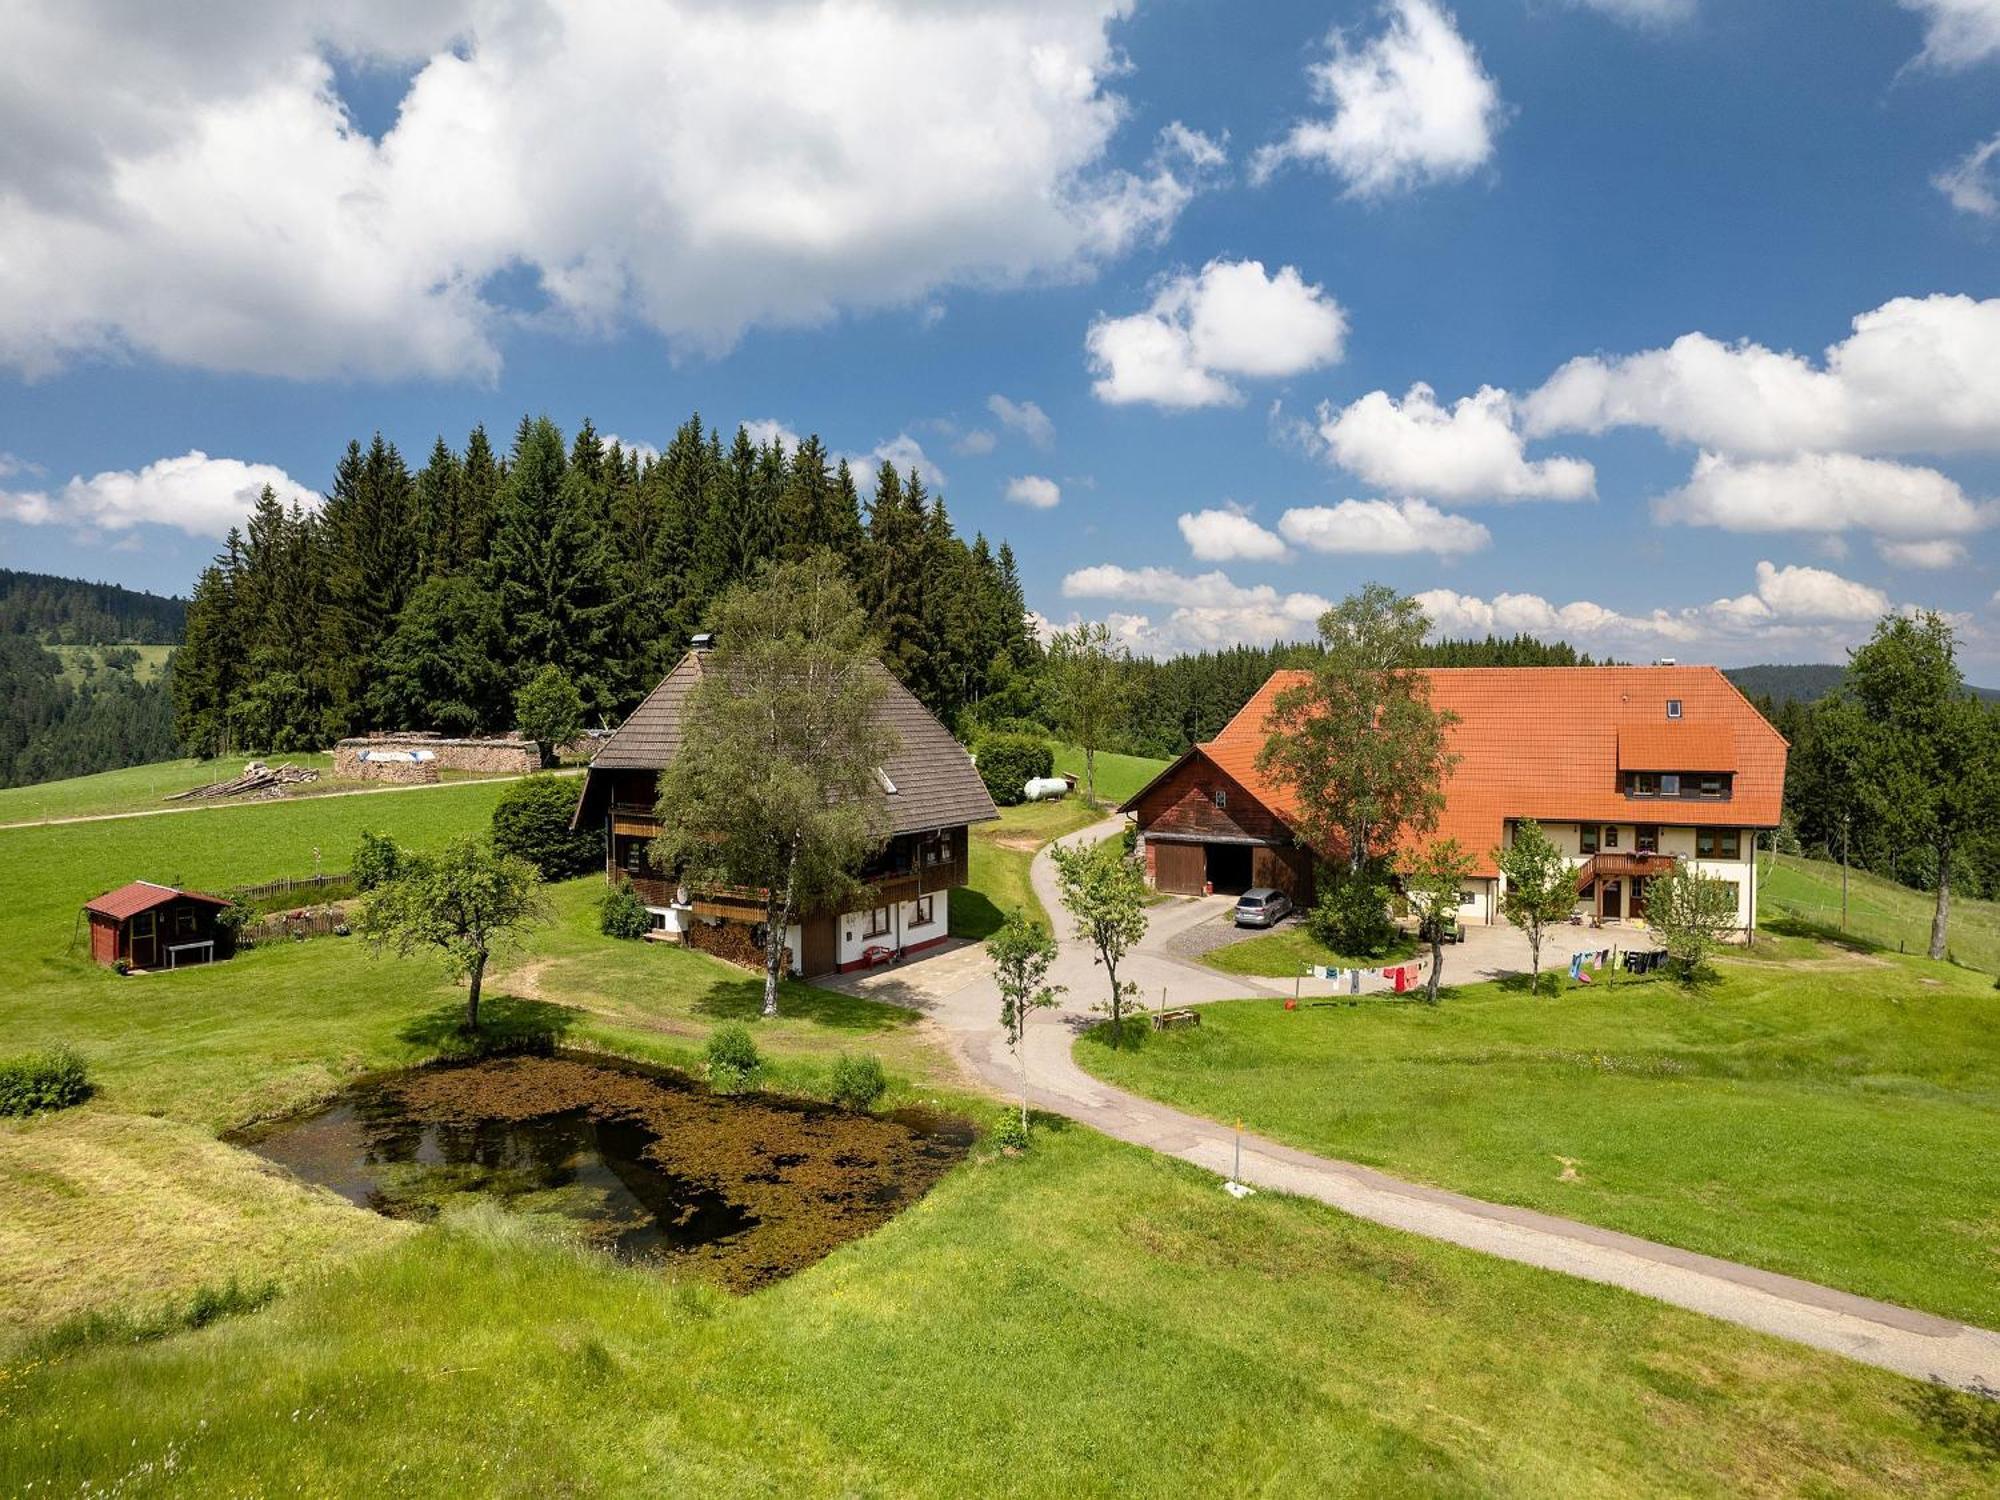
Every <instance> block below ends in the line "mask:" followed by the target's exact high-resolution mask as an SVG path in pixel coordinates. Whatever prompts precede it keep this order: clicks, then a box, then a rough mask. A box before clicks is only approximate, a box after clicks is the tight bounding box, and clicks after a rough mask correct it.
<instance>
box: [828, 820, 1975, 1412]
mask: <svg viewBox="0 0 2000 1500" xmlns="http://www.w3.org/2000/svg"><path fill="white" fill-rule="evenodd" d="M1122 824H1123V820H1122V819H1117V818H1113V819H1109V820H1107V821H1105V822H1102V823H1099V824H1096V825H1094V826H1092V827H1090V828H1086V829H1084V830H1082V831H1081V832H1079V833H1075V834H1071V835H1069V836H1068V837H1067V838H1065V839H1063V840H1061V841H1060V842H1062V843H1065V844H1081V843H1093V842H1096V841H1099V840H1102V839H1104V838H1107V837H1109V836H1110V835H1111V834H1113V833H1115V832H1117V831H1118V829H1119V828H1120V827H1121V826H1122ZM1032 879H1033V882H1034V886H1035V891H1036V893H1037V894H1038V895H1039V896H1040V897H1041V899H1042V903H1043V905H1044V906H1046V907H1047V908H1048V910H1049V911H1050V912H1051V913H1059V912H1060V911H1061V903H1060V901H1059V899H1058V897H1057V894H1056V881H1055V869H1054V865H1053V862H1052V861H1051V860H1050V859H1049V855H1048V850H1047V849H1044V850H1042V851H1041V852H1040V853H1039V854H1037V855H1036V856H1035V861H1034V865H1033V869H1032ZM1218 911H1219V907H1218V905H1217V903H1216V901H1214V900H1210V901H1205V902H1204V901H1181V902H1173V903H1169V904H1165V905H1161V906H1157V907H1155V908H1153V910H1152V913H1151V916H1152V920H1151V923H1150V924H1149V927H1148V931H1147V934H1146V939H1145V941H1144V942H1143V943H1142V944H1141V945H1140V947H1139V949H1138V950H1137V951H1136V952H1134V953H1133V954H1132V955H1131V957H1130V959H1129V960H1128V966H1127V968H1126V973H1127V974H1128V975H1129V977H1130V978H1132V979H1134V980H1136V981H1137V982H1138V983H1139V985H1140V993H1141V995H1142V997H1143V999H1144V1002H1145V1004H1146V1005H1147V1006H1148V1007H1152V1006H1157V1005H1158V1004H1159V1003H1160V1002H1161V998H1162V996H1163V994H1164V997H1165V999H1166V1002H1167V1003H1168V1004H1171V1005H1185V1004H1199V1003H1201V1002H1204V1001H1210V1000H1225V999H1241V998H1243V997H1244V996H1245V995H1259V994H1262V995H1270V996H1274V997H1275V996H1280V995H1288V994H1290V993H1291V992H1292V987H1291V985H1290V984H1289V983H1281V982H1275V981H1270V980H1252V979H1243V978H1239V977H1236V976H1232V975H1226V974H1221V973H1218V972H1216V971H1214V970H1212V969H1208V968H1205V967H1202V966H1199V965H1196V964H1190V963H1187V962H1184V961H1182V960H1180V959H1177V958H1175V957H1174V956H1173V955H1172V954H1171V953H1169V952H1168V951H1167V949H1168V946H1169V944H1170V943H1171V941H1172V939H1173V937H1174V936H1175V934H1177V933H1180V932H1182V931H1184V930H1186V929H1187V928H1189V927H1192V926H1194V925H1196V924H1198V923H1200V922H1204V921H1207V920H1209V919H1211V918H1212V917H1214V916H1216V915H1217V914H1218ZM1058 926H1059V928H1060V929H1062V931H1063V934H1064V936H1063V940H1062V942H1061V953H1060V956H1059V957H1058V959H1057V961H1056V964H1055V967H1054V970H1053V972H1052V976H1051V977H1052V978H1053V979H1054V980H1055V981H1056V982H1057V983H1060V984H1064V985H1067V986H1068V987H1069V993H1068V995H1067V996H1066V997H1065V1003H1064V1005H1063V1006H1062V1007H1061V1008H1059V1009H1057V1010H1053V1011H1047V1012H1043V1013H1042V1014H1041V1015H1038V1016H1037V1017H1036V1018H1035V1019H1034V1020H1033V1021H1031V1022H1030V1024H1029V1027H1028V1041H1027V1054H1028V1069H1029V1081H1030V1088H1029V1098H1030V1099H1031V1101H1032V1102H1033V1103H1034V1105H1035V1106H1036V1107H1037V1108H1039V1109H1044V1110H1049V1111H1052V1112H1055V1113H1058V1114H1063V1115H1067V1116H1069V1117H1070V1118H1071V1119H1074V1120H1078V1121H1081V1122H1083V1123H1084V1124H1087V1125H1090V1126H1093V1127H1095V1128H1096V1129H1098V1130H1101V1131H1103V1132H1104V1133H1105V1134H1106V1135H1111V1136H1115V1137H1117V1138H1118V1139H1120V1140H1124V1141H1130V1142H1132V1143H1133V1144H1135V1145H1141V1146H1147V1147H1150V1148H1151V1149H1153V1150H1155V1151H1160V1152H1163V1153H1165V1154H1167V1155H1169V1156H1176V1157H1179V1158H1180V1159H1181V1160H1183V1161H1187V1162H1191V1163H1193V1164H1194V1165H1196V1166H1199V1167H1203V1168H1206V1169H1208V1170H1210V1171H1212V1172H1215V1173H1217V1174H1218V1175H1221V1176H1225V1177H1226V1176H1228V1175H1229V1174H1230V1172H1231V1170H1232V1166H1233V1163H1234V1160H1235V1150H1236V1145H1237V1138H1236V1136H1235V1134H1234V1133H1233V1132H1232V1131H1230V1130H1229V1129H1228V1128H1227V1127H1225V1126H1223V1125H1219V1124H1217V1123H1216V1122H1215V1121H1213V1120H1207V1119H1202V1118H1200V1117H1198V1116H1195V1115H1189V1114H1183V1113H1182V1112H1180V1111H1179V1110H1176V1109H1171V1108H1169V1107H1168V1106H1166V1105H1164V1104H1159V1103H1157V1102H1155V1101H1153V1100H1150V1099H1145V1098H1141V1097H1139V1096H1138V1095H1135V1094H1129V1093H1126V1092H1125V1091H1124V1090H1122V1089H1118V1088H1114V1087H1112V1086H1111V1085H1109V1084H1106V1083H1103V1082H1100V1081H1099V1080H1097V1079H1095V1078H1093V1077H1091V1076H1090V1075H1089V1074H1087V1073H1085V1072H1084V1071H1083V1070H1082V1069H1081V1068H1079V1067H1078V1066H1077V1065H1076V1062H1075V1060H1074V1059H1073V1058H1072V1056H1071V1055H1070V1049H1071V1044H1072V1042H1073V1041H1074V1039H1075V1037H1076V1035H1077V1033H1078V1032H1079V1031H1081V1030H1082V1029H1084V1028H1085V1027H1087V1026H1089V1025H1090V1024H1092V1023H1093V1022H1095V1021H1096V1020H1097V1019H1099V1018H1098V1016H1097V1015H1096V1014H1095V1013H1094V1012H1093V1011H1092V1010H1091V1009H1090V1006H1091V1005H1092V1003H1093V1002H1094V1001H1095V1000H1096V999H1097V998H1098V997H1100V996H1101V995H1102V994H1103V993H1104V991H1105V981H1104V974H1103V970H1102V969H1100V968H1098V967H1097V966H1096V965H1095V964H1094V962H1093V960H1092V956H1091V954H1090V953H1089V952H1088V951H1087V950H1086V949H1085V948H1084V947H1083V946H1082V945H1081V944H1079V943H1077V942H1076V941H1074V940H1073V939H1069V938H1068V937H1067V929H1066V924H1062V923H1058ZM1504 943H1505V939H1504V938H1503V937H1502V936H1501V935H1499V934H1494V935H1492V940H1491V942H1490V943H1489V944H1487V945H1484V946H1483V950H1482V949H1474V948H1473V945H1471V944H1468V945H1467V948H1468V949H1469V950H1471V951H1469V952H1468V951H1466V950H1455V951H1454V952H1453V954H1452V955H1451V956H1449V957H1448V958H1447V961H1446V962H1447V973H1448V974H1449V973H1450V972H1451V971H1452V968H1453V966H1454V965H1455V964H1457V965H1465V964H1469V965H1470V966H1471V968H1472V970H1473V972H1475V973H1479V972H1490V971H1491V970H1492V969H1493V968H1494V967H1497V966H1498V965H1499V964H1500V963H1501V962H1502V961H1507V962H1508V966H1511V961H1509V959H1508V953H1507V950H1506V948H1505V947H1504ZM1482 954H1483V956H1482ZM1458 972H1459V974H1460V975H1463V973H1464V972H1465V970H1464V969H1463V968H1460V969H1459V971H1458ZM840 985H841V987H842V988H846V989H851V990H853V991H854V992H856V993H860V994H867V995H870V996H872V997H874V998H876V999H880V1000H886V1001H891V1002H893V1003H896V1004H901V1005H907V1006H911V1007H914V1008H916V1009H919V1010H922V1011H923V1012H924V1013H925V1014H926V1015H928V1016H930V1017H931V1018H932V1019H933V1020H935V1021H936V1022H937V1023H938V1024H939V1025H940V1026H942V1027H943V1028H944V1030H945V1031H946V1033H947V1034H948V1035H949V1036H950V1038H951V1040H952V1043H953V1045H954V1047H955V1048H956V1049H957V1051H958V1053H959V1054H960V1056H961V1057H962V1058H963V1059H964V1061H965V1062H966V1064H967V1065H968V1066H969V1067H970V1068H971V1069H972V1071H974V1072H975V1073H977V1074H978V1075H979V1076H980V1077H982V1078H983V1079H985V1080H986V1081H987V1082H989V1083H990V1084H991V1085H992V1086H993V1087H994V1089H995V1090H996V1091H998V1092H1000V1093H1002V1094H1003V1095H1005V1096H1008V1097H1013V1096H1014V1095H1015V1094H1016V1093H1017V1091H1018V1089H1019V1079H1020V1073H1019V1068H1018V1064H1017V1063H1016V1061H1015V1059H1014V1056H1013V1054H1012V1053H1011V1052H1010V1051H1009V1050H1008V1048H1007V1046H1006V1043H1005V1040H1004V1038H1003V1037H1002V1035H1001V1032H1000V1027H999V1022H998V1014H999V994H998V991H996V990H995V988H994V986H993V982H992V976H991V971H990V968H989V966H988V965H987V963H986V961H985V954H984V951H983V949H981V948H979V947H977V946H966V947H962V948H960V949H958V950H956V951H954V952H949V953H945V954H942V955H940V956H938V957H936V958H933V959H929V960H926V961H924V962H920V963H913V964H909V965H907V966H905V967H902V968H899V969H894V970H888V971H879V972H877V973H875V974H872V975H868V976H865V977H863V976H858V975H856V976H848V977H847V978H845V979H843V980H842V981H840ZM1374 987H1375V988H1382V987H1383V986H1382V983H1381V981H1379V980H1377V981H1374ZM1329 988H1330V986H1328V985H1327V984H1325V983H1323V982H1321V983H1317V984H1315V983H1312V982H1308V983H1307V984H1305V985H1304V986H1303V989H1304V992H1305V993H1307V994H1313V993H1320V992H1324V991H1326V990H1328V989H1329ZM1241 1145H1242V1169H1241V1174H1240V1175H1241V1178H1242V1180H1243V1181H1244V1182H1247V1183H1250V1184H1253V1185H1255V1186H1258V1187H1262V1188H1268V1189H1275V1190H1278V1191H1282V1192H1288V1193H1296V1194H1298V1195H1300V1196H1302V1197H1307V1198H1316V1199H1318V1200H1319V1201H1320V1202H1322V1203H1329V1204H1332V1205H1333V1206H1334V1207H1335V1208H1339V1209H1342V1210H1344V1211H1345V1212H1347V1213H1351V1214H1354V1215H1356V1216H1357V1217H1359V1218H1364V1219H1370V1220H1373V1221H1374V1222H1376V1223H1378V1224H1387V1225H1390V1226H1392V1227H1394V1228H1397V1229H1404V1230H1408V1231H1410V1232H1411V1233H1414V1234H1421V1235H1426V1236H1428V1237H1430V1238H1432V1239H1437V1240H1445V1241H1449V1242H1450V1243H1452V1244H1455V1245H1463V1246H1465V1247H1467V1248H1468V1249H1473V1250H1483V1251H1485V1252H1486V1253H1488V1254H1490V1255H1498V1256H1502V1257H1504V1258H1506V1259H1508V1260H1514V1261H1520V1262H1522V1263H1524V1264H1527V1265H1533V1266H1541V1267H1543V1268H1545V1269H1548V1270H1552V1271H1563V1272H1566V1273H1568V1274H1569V1275H1572V1276H1581V1277H1584V1278H1585V1279H1587V1280H1590V1281H1599V1282H1605V1283H1608V1284H1610V1285H1612V1286H1620V1287H1624V1288H1626V1289H1627V1290H1628V1291H1634V1292H1638V1293H1640V1294H1642V1295H1644V1296H1648V1297H1654V1298H1657V1299H1659V1300H1660V1301H1662V1302H1669V1303H1673V1304H1674V1305H1676V1306H1678V1307H1685V1308H1690V1309H1692V1310H1693V1311H1695V1312H1700V1313H1706V1314H1708V1315H1709V1316H1711V1317H1716V1318H1721V1319H1724V1320H1725V1321H1728V1322H1731V1323H1736V1324H1740V1325H1742V1326H1743V1327H1745V1328H1753V1329H1756V1330H1758V1331H1759V1332H1762V1333H1769V1334H1775V1335H1777V1336H1778V1337H1780V1338H1787V1339H1792V1340H1795V1341H1797V1342H1799V1343H1802V1344H1810V1345H1813V1346H1814V1347H1816V1348H1820V1349H1829V1350H1832V1351H1833V1352H1834V1353H1837V1354H1843V1355H1846V1356H1847V1357H1849V1358H1851V1359H1856V1360H1860V1361H1862V1362H1863V1363H1866V1364H1871V1365H1878V1366H1880V1367H1882V1368H1884V1369H1888V1370H1894V1371H1896V1372H1897V1373H1899V1374H1903V1375H1908V1376H1913V1377H1915V1378H1917V1379H1920V1380H1925V1379H1937V1380H1943V1381H1946V1382H1948V1383H1950V1384H1952V1385H1956V1386H1960V1387H1971V1386H1975V1385H1983V1386H1985V1387H1986V1388H1988V1389H1989V1390H1992V1389H2000V1334H1996V1333H1993V1332H1990V1331H1988V1330H1986V1329H1983V1328H1975V1327H1972V1326H1970V1325H1968V1324H1964V1323H1956V1322H1953V1321H1951V1320H1950V1319H1947V1318H1940V1317H1935V1316H1933V1315H1931V1314H1929V1313H1921V1312H1914V1311H1911V1310H1909V1309H1907V1308H1901V1307H1896V1306H1893V1305H1891V1304H1889V1303H1886V1302H1877V1301H1874V1300H1872V1299H1870V1298H1866V1297H1858V1296H1855V1295H1853V1294H1852V1293H1849V1292H1841V1291H1836V1290H1834V1289H1832V1288H1830V1287H1824V1286H1819V1285H1816V1284H1815V1283H1812V1282H1809V1281H1800V1280H1798V1279H1796V1278H1794V1277H1790V1276H1781V1275H1778V1274H1776V1273H1774V1272H1770V1271H1760V1270H1758V1269H1756V1268H1755V1267H1751V1266H1744V1265H1738V1264H1736V1263H1734V1262H1732V1261H1726V1260H1719V1259H1717V1258H1715V1257H1713V1256H1707V1255H1697V1254H1695V1253H1693V1252H1691V1251H1687V1250H1679V1249H1675V1248H1674V1247H1673V1246H1670V1245H1660V1244H1655V1243H1653V1242H1652V1241H1650V1240H1643V1239H1639V1238H1637V1237H1636V1236H1633V1235H1627V1234H1619V1233H1617V1232H1616V1231H1613V1230H1608V1229H1599V1228H1597V1227H1595V1226H1593V1225H1589V1224H1580V1223H1577V1222H1575V1221H1573V1220H1569V1219H1562V1218H1557V1217H1556V1216H1554V1215H1551V1214H1543V1213H1536V1212H1534V1211H1532V1210H1529V1209H1522V1208H1512V1207H1508V1206H1506V1205H1504V1204H1496V1203H1487V1202H1484V1201H1482V1200H1480V1199H1478V1198H1472V1197H1468V1196H1466V1195H1464V1194H1462V1193H1452V1192H1446V1191H1444V1190H1443V1189H1440V1188H1432V1187H1425V1186H1422V1185H1420V1184H1417V1183H1411V1182H1405V1181H1403V1180H1401V1179H1400V1178H1396V1177H1391V1176H1389V1175H1387V1174H1386V1173H1382V1172H1378V1171H1375V1170H1374V1169H1372V1168H1369V1167H1364V1166H1359V1165H1357V1164H1355V1163H1352V1162H1344V1161H1339V1160H1336V1159H1333V1158H1330V1157H1324V1156H1316V1155H1314V1154H1312V1153H1310V1152H1306V1151H1299V1150H1296V1149H1294V1148H1292V1147H1289V1146H1284V1145H1280V1144H1279V1143H1278V1142H1276V1141H1269V1140H1265V1139H1263V1138H1262V1137H1259V1136H1254V1135H1246V1136H1244V1137H1242V1142H1241Z"/></svg>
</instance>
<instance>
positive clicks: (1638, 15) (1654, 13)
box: [1570, 0, 1695, 26]
mask: <svg viewBox="0 0 2000 1500" xmlns="http://www.w3.org/2000/svg"><path fill="white" fill-rule="evenodd" d="M1570 3H1571V4H1573V5H1580V6H1582V7H1583V8H1584V9H1585V10H1594V11H1598V12H1600V13H1602V14H1604V15H1607V16H1610V17H1611V18H1612V19H1613V20H1617V21H1630V22H1632V23H1633V24H1634V25H1638V26H1677V25H1679V24H1680V23H1681V22H1683V21H1690V20H1693V19H1694V14H1695V0H1570Z"/></svg>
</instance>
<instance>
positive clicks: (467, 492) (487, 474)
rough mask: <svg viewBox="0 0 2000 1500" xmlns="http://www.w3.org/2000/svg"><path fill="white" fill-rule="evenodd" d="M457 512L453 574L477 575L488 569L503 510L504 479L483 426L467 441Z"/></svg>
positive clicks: (454, 531)
mask: <svg viewBox="0 0 2000 1500" xmlns="http://www.w3.org/2000/svg"><path fill="white" fill-rule="evenodd" d="M459 475H460V479H459V488H458V495H457V500H458V508H457V511H456V513H455V514H454V515H453V517H452V524H451V538H452V555H453V563H452V571H453V572H455V573H477V572H481V571H483V570H484V568H485V566H486V554H487V550H488V548H490V547H491V546H492V543H493V527H494V524H495V521H496V520H497V518H498V515H499V509H500V481H501V480H502V479H503V478H504V477H505V475H504V472H503V470H502V467H501V465H500V464H499V463H498V462H497V461H496V460H495V459H494V457H493V444H492V443H491V442H490V441H489V440H488V439H487V436H486V427H485V425H484V424H483V423H482V424H481V425H480V426H477V427H475V428H473V429H472V434H471V436H469V437H468V438H466V440H465V461H464V462H463V463H462V464H460V465H459Z"/></svg>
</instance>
